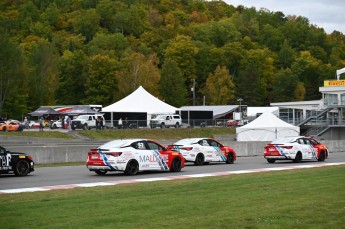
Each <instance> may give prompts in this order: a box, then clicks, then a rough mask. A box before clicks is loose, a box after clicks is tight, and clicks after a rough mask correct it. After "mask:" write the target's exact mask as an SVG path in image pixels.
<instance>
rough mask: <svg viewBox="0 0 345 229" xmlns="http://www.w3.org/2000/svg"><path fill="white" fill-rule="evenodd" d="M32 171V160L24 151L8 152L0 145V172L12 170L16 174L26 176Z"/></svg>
mask: <svg viewBox="0 0 345 229" xmlns="http://www.w3.org/2000/svg"><path fill="white" fill-rule="evenodd" d="M33 171H34V161H33V159H32V157H31V156H29V155H27V154H25V153H18V152H10V151H8V150H6V149H5V148H4V147H2V146H0V174H7V173H10V172H13V173H14V174H15V175H16V176H26V175H28V174H29V173H30V172H33Z"/></svg>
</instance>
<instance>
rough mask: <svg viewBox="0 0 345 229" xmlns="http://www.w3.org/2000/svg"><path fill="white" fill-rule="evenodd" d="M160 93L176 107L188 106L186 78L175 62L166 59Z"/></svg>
mask: <svg viewBox="0 0 345 229" xmlns="http://www.w3.org/2000/svg"><path fill="white" fill-rule="evenodd" d="M159 85H160V93H161V95H162V96H163V98H164V100H165V102H167V103H169V104H171V105H173V106H175V107H181V106H183V105H185V104H186V96H187V90H186V87H185V86H184V85H185V78H184V77H183V76H182V72H181V70H180V69H179V67H178V66H177V63H176V62H175V61H173V60H169V59H166V60H165V61H164V64H163V66H162V71H161V80H160V84H159Z"/></svg>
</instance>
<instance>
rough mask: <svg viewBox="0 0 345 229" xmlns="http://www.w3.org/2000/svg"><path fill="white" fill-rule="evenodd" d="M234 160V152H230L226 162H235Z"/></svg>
mask: <svg viewBox="0 0 345 229" xmlns="http://www.w3.org/2000/svg"><path fill="white" fill-rule="evenodd" d="M234 160H235V158H234V154H233V153H228V157H227V158H226V164H233V163H234Z"/></svg>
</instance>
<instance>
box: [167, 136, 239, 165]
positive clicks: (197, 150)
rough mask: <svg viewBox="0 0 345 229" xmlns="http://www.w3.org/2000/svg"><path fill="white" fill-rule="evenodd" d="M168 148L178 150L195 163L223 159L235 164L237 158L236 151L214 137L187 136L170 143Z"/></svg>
mask: <svg viewBox="0 0 345 229" xmlns="http://www.w3.org/2000/svg"><path fill="white" fill-rule="evenodd" d="M168 149H170V150H173V149H174V150H177V151H178V152H180V153H181V154H182V156H183V157H184V159H185V160H186V161H189V162H194V164H195V165H203V164H205V163H206V164H207V163H209V162H222V161H223V162H226V163H227V164H233V163H234V161H235V160H236V153H235V151H234V150H233V149H232V148H231V147H230V146H224V145H223V144H221V143H220V142H218V141H216V140H215V139H213V138H185V139H182V140H180V141H177V142H175V143H174V144H173V145H169V146H168Z"/></svg>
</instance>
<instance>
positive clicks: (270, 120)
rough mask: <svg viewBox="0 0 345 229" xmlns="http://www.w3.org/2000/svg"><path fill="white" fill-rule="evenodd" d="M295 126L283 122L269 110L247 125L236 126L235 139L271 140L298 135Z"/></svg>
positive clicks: (297, 128) (298, 131) (298, 130)
mask: <svg viewBox="0 0 345 229" xmlns="http://www.w3.org/2000/svg"><path fill="white" fill-rule="evenodd" d="M299 133H300V129H299V127H297V126H294V125H291V124H289V123H287V122H284V121H283V120H281V119H280V118H278V117H277V116H275V115H274V114H272V113H271V112H265V113H263V114H262V115H260V116H259V117H258V118H256V119H254V121H252V122H250V123H248V124H247V125H244V126H241V127H238V128H236V136H237V141H273V140H274V139H277V138H283V137H291V136H299Z"/></svg>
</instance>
